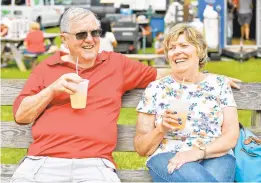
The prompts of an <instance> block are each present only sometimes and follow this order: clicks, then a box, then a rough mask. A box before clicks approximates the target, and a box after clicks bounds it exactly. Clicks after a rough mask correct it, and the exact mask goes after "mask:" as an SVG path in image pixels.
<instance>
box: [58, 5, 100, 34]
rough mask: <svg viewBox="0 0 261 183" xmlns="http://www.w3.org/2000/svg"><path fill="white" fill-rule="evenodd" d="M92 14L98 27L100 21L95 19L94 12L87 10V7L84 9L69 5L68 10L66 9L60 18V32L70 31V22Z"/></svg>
mask: <svg viewBox="0 0 261 183" xmlns="http://www.w3.org/2000/svg"><path fill="white" fill-rule="evenodd" d="M89 15H91V16H94V18H95V19H96V23H97V25H98V26H99V27H100V25H101V24H100V21H99V20H98V19H97V17H96V16H95V14H94V13H93V12H92V11H90V10H88V9H84V8H78V7H74V6H73V7H70V8H69V9H68V10H66V11H65V12H64V14H63V16H62V19H61V24H60V29H61V32H70V23H71V22H77V21H79V20H82V19H83V18H85V17H87V16H89Z"/></svg>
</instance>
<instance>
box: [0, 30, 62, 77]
mask: <svg viewBox="0 0 261 183" xmlns="http://www.w3.org/2000/svg"><path fill="white" fill-rule="evenodd" d="M59 35H60V34H59V33H44V38H45V39H47V40H50V43H51V45H54V39H55V38H56V37H58V36H59ZM25 37H26V35H24V36H21V37H1V38H0V40H1V45H2V46H1V57H4V56H5V53H4V51H5V46H6V45H7V44H8V47H10V49H11V54H12V56H13V58H14V60H15V62H16V64H17V66H18V68H19V69H20V71H22V72H25V71H26V70H27V69H26V67H25V65H24V63H23V61H22V60H23V55H22V54H21V53H20V52H19V47H20V46H22V45H23V42H24V39H25Z"/></svg>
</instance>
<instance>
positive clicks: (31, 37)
mask: <svg viewBox="0 0 261 183" xmlns="http://www.w3.org/2000/svg"><path fill="white" fill-rule="evenodd" d="M25 41H26V42H27V51H29V52H32V53H39V52H45V46H44V34H43V32H42V31H40V30H36V31H31V32H29V33H28V34H27V36H26V38H25Z"/></svg>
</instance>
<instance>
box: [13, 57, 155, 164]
mask: <svg viewBox="0 0 261 183" xmlns="http://www.w3.org/2000/svg"><path fill="white" fill-rule="evenodd" d="M60 54H61V52H57V53H56V54H55V55H53V56H51V57H49V58H48V59H47V60H45V61H44V62H42V63H40V64H39V65H38V66H37V67H36V68H35V69H34V70H33V72H32V73H31V75H30V77H29V79H28V80H27V82H26V84H25V87H24V89H23V90H22V92H21V93H20V95H19V96H18V97H17V98H16V100H15V102H14V105H13V106H14V108H13V112H14V115H15V113H16V111H17V109H18V107H19V105H20V103H21V101H22V100H23V99H24V97H26V96H30V95H34V94H37V93H38V92H40V91H41V90H42V89H44V88H46V87H47V86H49V85H50V84H51V83H53V82H54V81H55V80H57V79H58V78H59V77H60V76H62V75H63V74H66V73H72V72H75V65H74V64H72V63H68V62H63V61H61V59H60ZM79 75H80V76H81V77H82V78H85V79H88V80H89V81H90V82H89V88H88V97H87V107H86V108H85V109H80V110H79V109H72V108H71V104H70V97H69V95H68V94H65V93H64V94H61V95H60V96H57V97H56V98H55V99H54V100H53V101H52V102H51V103H50V104H49V105H48V106H47V108H46V109H45V111H44V112H43V113H42V114H41V115H40V116H39V118H38V119H37V120H36V122H35V123H34V125H33V126H32V136H33V139H34V141H33V143H32V144H31V145H30V147H29V149H28V155H33V156H50V157H58V158H59V157H60V158H91V157H96V158H98V157H100V158H106V159H108V160H110V161H111V162H113V163H114V161H113V157H112V152H113V150H114V149H115V147H116V143H117V119H118V116H119V113H120V108H121V101H122V100H121V97H122V95H123V94H124V93H125V92H126V91H127V90H131V89H133V88H145V87H146V86H147V85H148V84H149V83H150V82H151V81H153V80H155V79H156V69H154V68H152V67H147V66H145V65H143V64H141V63H140V62H137V61H132V60H130V59H128V58H127V57H125V56H124V55H121V54H119V53H114V52H102V53H101V54H99V55H98V57H97V59H96V62H95V65H94V66H93V67H91V68H88V69H82V68H79Z"/></svg>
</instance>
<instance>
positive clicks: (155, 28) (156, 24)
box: [150, 15, 164, 38]
mask: <svg viewBox="0 0 261 183" xmlns="http://www.w3.org/2000/svg"><path fill="white" fill-rule="evenodd" d="M150 26H151V29H152V37H153V38H155V37H156V33H157V32H159V31H160V32H164V16H162V15H153V16H152V17H151V19H150Z"/></svg>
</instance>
